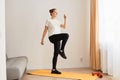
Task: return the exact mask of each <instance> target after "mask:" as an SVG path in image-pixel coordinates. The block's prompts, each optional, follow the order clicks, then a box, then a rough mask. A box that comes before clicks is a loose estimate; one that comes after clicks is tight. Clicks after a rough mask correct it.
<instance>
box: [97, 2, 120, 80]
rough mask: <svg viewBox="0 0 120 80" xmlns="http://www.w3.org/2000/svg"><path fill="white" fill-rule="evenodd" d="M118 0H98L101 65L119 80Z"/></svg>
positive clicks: (119, 11) (119, 22)
mask: <svg viewBox="0 0 120 80" xmlns="http://www.w3.org/2000/svg"><path fill="white" fill-rule="evenodd" d="M119 3H120V1H119V0H99V28H100V29H99V34H100V49H101V67H102V71H103V72H104V73H108V74H109V75H113V76H114V77H115V78H116V80H120V76H119V74H120V68H119V67H120V10H119V7H120V4H119Z"/></svg>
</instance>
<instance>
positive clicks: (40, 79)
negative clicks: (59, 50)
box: [22, 68, 113, 80]
mask: <svg viewBox="0 0 120 80" xmlns="http://www.w3.org/2000/svg"><path fill="white" fill-rule="evenodd" d="M59 71H61V72H62V71H67V72H77V73H90V74H91V73H92V72H94V71H92V70H91V69H88V68H84V69H83V68H82V69H81V68H75V69H73V68H72V69H59ZM22 80H75V79H63V78H54V77H44V76H36V75H28V74H25V75H24V77H23V79H22ZM96 80H113V77H112V76H109V75H106V74H104V76H103V78H101V79H100V78H98V79H96Z"/></svg>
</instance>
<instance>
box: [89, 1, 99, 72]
mask: <svg viewBox="0 0 120 80" xmlns="http://www.w3.org/2000/svg"><path fill="white" fill-rule="evenodd" d="M90 61H91V68H92V69H94V70H100V69H101V65H100V64H101V63H100V50H99V43H98V0H91V2H90Z"/></svg>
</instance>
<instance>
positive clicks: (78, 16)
mask: <svg viewBox="0 0 120 80" xmlns="http://www.w3.org/2000/svg"><path fill="white" fill-rule="evenodd" d="M89 3H90V1H89V0H52V1H49V2H48V0H6V32H7V33H6V37H7V54H8V57H15V56H27V57H28V59H29V63H28V69H35V68H51V63H52V56H53V45H52V44H51V43H50V42H49V40H48V38H47V36H46V38H45V45H44V46H42V45H40V39H41V36H42V32H43V29H44V24H45V21H46V19H47V18H48V17H50V16H49V12H48V10H49V9H51V8H57V9H58V12H59V14H58V18H59V19H61V20H63V14H64V13H65V14H66V15H67V27H68V28H67V32H68V33H69V35H70V37H69V40H68V43H67V46H66V55H67V57H68V59H67V60H64V59H62V58H61V57H59V59H58V68H78V67H88V66H89ZM81 58H82V59H83V60H82V62H81Z"/></svg>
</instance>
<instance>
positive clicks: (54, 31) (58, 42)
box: [41, 8, 69, 74]
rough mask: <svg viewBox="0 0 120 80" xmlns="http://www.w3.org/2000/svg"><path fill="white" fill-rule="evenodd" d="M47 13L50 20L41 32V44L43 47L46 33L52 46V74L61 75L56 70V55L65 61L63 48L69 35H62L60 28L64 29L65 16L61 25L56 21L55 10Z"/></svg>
mask: <svg viewBox="0 0 120 80" xmlns="http://www.w3.org/2000/svg"><path fill="white" fill-rule="evenodd" d="M49 13H50V15H51V18H50V19H48V20H47V21H46V24H45V29H44V31H43V35H42V39H41V44H42V45H44V37H45V35H46V33H47V32H48V36H49V40H50V42H51V43H53V44H54V56H53V60H52V70H51V73H52V74H61V72H60V71H58V70H57V69H56V64H57V57H58V54H60V55H61V57H63V58H64V59H67V57H66V55H65V53H64V48H65V45H66V42H67V40H68V37H69V35H68V34H67V33H62V32H61V28H64V29H65V28H66V15H64V23H63V24H61V23H60V22H59V21H58V20H57V19H56V17H57V14H58V13H57V10H56V9H55V8H53V9H50V10H49Z"/></svg>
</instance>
